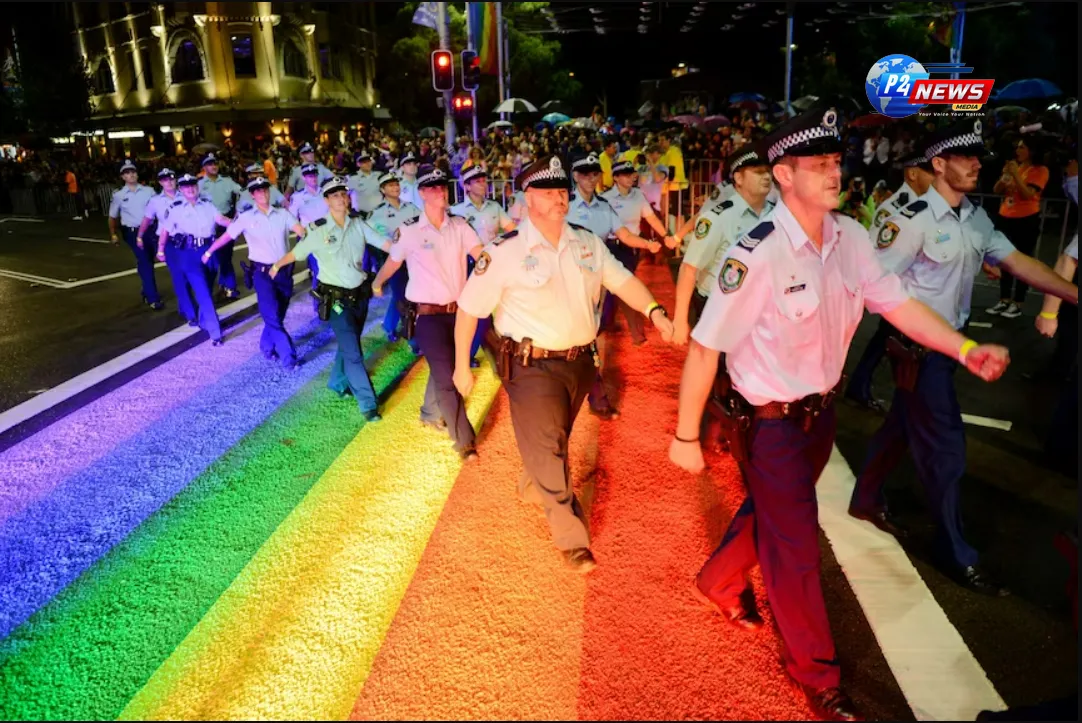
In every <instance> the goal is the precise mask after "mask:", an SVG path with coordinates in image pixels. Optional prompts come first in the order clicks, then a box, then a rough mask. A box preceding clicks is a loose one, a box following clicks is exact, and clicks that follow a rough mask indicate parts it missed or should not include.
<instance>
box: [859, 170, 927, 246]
mask: <svg viewBox="0 0 1082 723" xmlns="http://www.w3.org/2000/svg"><path fill="white" fill-rule="evenodd" d="M918 198H920V196H918V195H917V192H916V191H914V190H913V189H912V188H910V187H909V184H908V183H903V184H902V187H901V188H899V189H898V190H897V191H895V192H894V193H893V194H891V196H890V197H889V198H887V200H886V201H883V203H881V204H879V207H878V208H876V209H875V213H874V214H873V215H872V225H871V227H870V230H871V231H872V232H873V233H879V229H880V228H882V227H883V224H884V223H886V220H887V219H888V218H890V217H891V216H894V215H895V214H897V213H900V212H901V210H902V209H903V208H905V207H906V206H908V205H909V204H911V203H913V201H916V200H917V199H918ZM873 240H874V237H873Z"/></svg>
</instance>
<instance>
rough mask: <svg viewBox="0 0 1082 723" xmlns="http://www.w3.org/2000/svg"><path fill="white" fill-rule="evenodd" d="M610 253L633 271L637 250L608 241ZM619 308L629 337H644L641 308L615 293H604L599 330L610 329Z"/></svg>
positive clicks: (636, 260)
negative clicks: (633, 307) (629, 304)
mask: <svg viewBox="0 0 1082 723" xmlns="http://www.w3.org/2000/svg"><path fill="white" fill-rule="evenodd" d="M606 245H607V246H608V247H609V251H611V252H612V255H613V256H615V257H616V259H617V260H618V261H619V262H620V263H622V264H623V265H624V266H625V267H626V268H627V270H628V271H630V272H631V273H635V269H636V268H638V266H639V250H638V249H635V248H631V247H630V246H628V245H626V244H622V243H617V242H613V241H610V242H608V243H607V244H606ZM617 308H619V309H620V311H621V312H622V313H623V315H624V318H625V319H626V320H627V330H628V331H629V332H630V333H631V338H632V339H633V340H635V341H636V342H642V341H644V340H645V339H646V333H645V331H644V328H645V321H646V317H644V316H643V315H642V309H632V308H631V307H630V306H628V305H627V304H625V303H624V302H623V301H621V300H620V299H619V298H617V297H616V295H615V294H610V293H608V292H606V293H605V299H604V301H602V302H601V330H602V331H610V330H611V329H612V326H613V324H614V323H615V321H616V309H617Z"/></svg>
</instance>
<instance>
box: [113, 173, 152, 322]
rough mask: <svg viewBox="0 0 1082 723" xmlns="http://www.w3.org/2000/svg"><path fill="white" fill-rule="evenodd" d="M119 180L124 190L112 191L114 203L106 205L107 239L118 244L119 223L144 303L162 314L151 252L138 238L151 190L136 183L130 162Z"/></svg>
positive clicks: (137, 178)
mask: <svg viewBox="0 0 1082 723" xmlns="http://www.w3.org/2000/svg"><path fill="white" fill-rule="evenodd" d="M120 177H121V178H122V179H124V186H123V187H122V188H119V189H117V190H116V191H113V199H112V201H110V202H109V237H110V239H111V240H112V242H113V245H114V246H116V245H117V244H118V243H119V236H118V235H117V221H118V220H119V221H120V233H121V235H123V237H124V243H126V244H127V245H128V248H130V249H131V252H132V254H134V255H135V269H136V271H138V272H139V282H140V284H142V287H143V288H142V293H143V303H145V304H147V305H148V306H150V308H151V309H154V311H161V310H162V309H164V308H165V304H163V303H162V297H161V296H160V295H159V294H158V284H157V281H155V279H154V259H153V258H152V257H151V255H150V249H148V248H145V247H144V245H143V237H142V236H141V235H140V234H139V229H140V227H141V226H142V223H143V216H144V214H145V213H146V207H147V204H148V203H149V202H150V199H151V198H153V197H154V190H153V189H151V188H150V187H149V186H144V185H143V184H141V183H139V173H138V171H137V170H136V168H135V164H134V163H132V162H131V161H130V160H127V161H124V163H123V165H121V166H120Z"/></svg>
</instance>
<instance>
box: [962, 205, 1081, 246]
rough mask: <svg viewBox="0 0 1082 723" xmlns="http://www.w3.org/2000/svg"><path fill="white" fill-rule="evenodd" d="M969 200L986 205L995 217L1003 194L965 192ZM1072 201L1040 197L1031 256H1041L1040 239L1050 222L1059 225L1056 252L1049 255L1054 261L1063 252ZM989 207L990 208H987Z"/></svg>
mask: <svg viewBox="0 0 1082 723" xmlns="http://www.w3.org/2000/svg"><path fill="white" fill-rule="evenodd" d="M967 195H968V196H969V199H970V201H972V202H973V203H974V204H975V205H977V206H981V207H985V206H987V207H988V209H986V210H988V215H989V216H990V217H992V218H993V220H994V218H995V215H996V213H997V212H998V209H999V204H1000V201H1002V200H1003V196H1002V195H1001V194H998V193H970V194H967ZM1071 205H1072V201H1071V200H1070V199H1068V198H1042V199H1041V212H1040V219H1041V220H1040V226H1039V230H1038V231H1037V245H1036V246H1035V247H1034V248H1033V258H1035V259H1039V258H1041V241H1042V240H1043V238H1044V233H1045V229H1046V228H1051V227H1052V224H1055V223H1058V225H1059V238H1058V239H1057V240H1056V254H1055V256H1054V257H1050V258H1051V259H1052V261H1053V262H1054V261H1055V259H1056V258H1059V255H1060V254H1062V253H1063V249H1064V248H1065V247H1066V246H1067V241H1068V239H1067V233H1068V222H1069V220H1070V216H1071ZM989 209H990V210H989ZM1008 240H1009V239H1008Z"/></svg>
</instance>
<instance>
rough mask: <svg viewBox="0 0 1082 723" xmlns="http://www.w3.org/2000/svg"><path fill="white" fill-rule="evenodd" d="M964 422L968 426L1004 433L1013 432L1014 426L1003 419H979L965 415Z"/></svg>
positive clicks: (963, 416)
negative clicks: (1000, 430) (987, 428)
mask: <svg viewBox="0 0 1082 723" xmlns="http://www.w3.org/2000/svg"><path fill="white" fill-rule="evenodd" d="M962 421H963V422H965V423H966V424H975V425H977V426H978V427H990V428H992V429H1002V430H1003V431H1004V432H1009V431H1011V427H1012V426H1013V425H1012V423H1011V422H1008V421H1006V420H1003V419H992V418H991V417H978V416H977V415H975V414H963V415H962Z"/></svg>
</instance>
